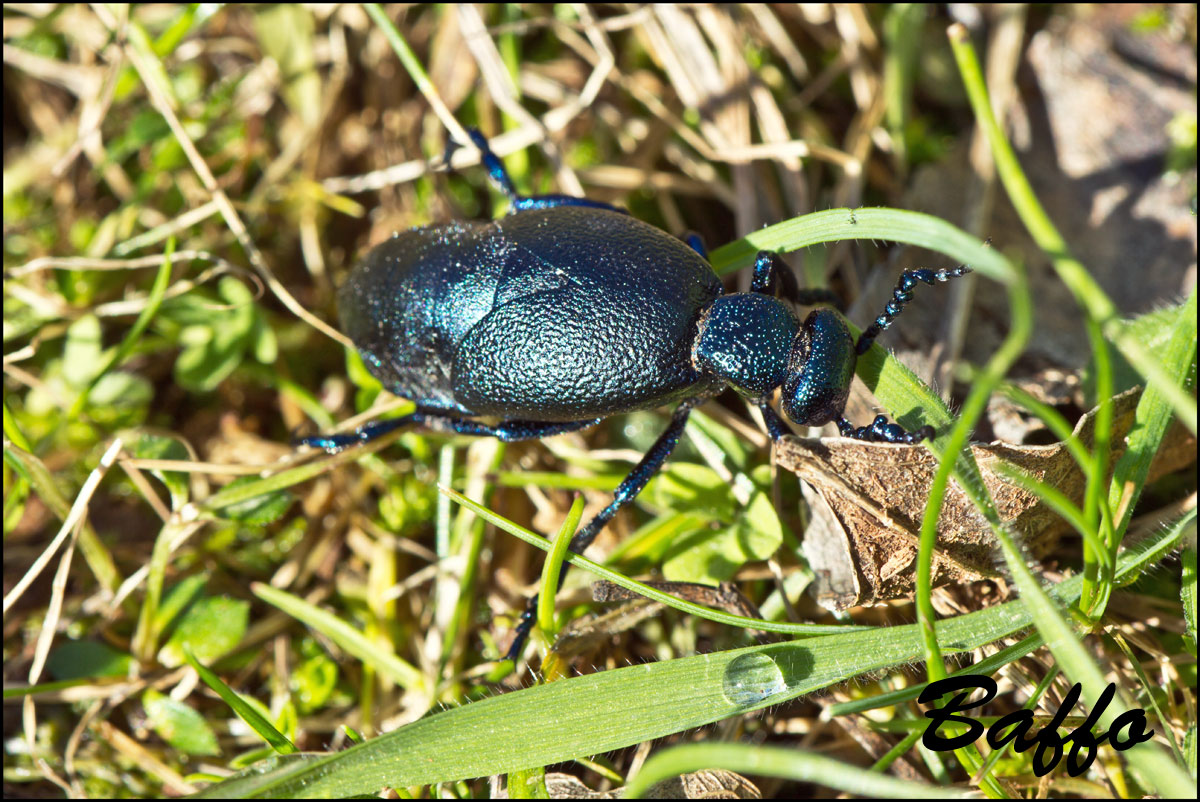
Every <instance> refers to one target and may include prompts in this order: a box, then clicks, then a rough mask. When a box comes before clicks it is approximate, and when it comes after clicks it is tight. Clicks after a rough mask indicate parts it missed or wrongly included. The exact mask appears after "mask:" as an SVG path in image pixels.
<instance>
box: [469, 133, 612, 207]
mask: <svg viewBox="0 0 1200 802" xmlns="http://www.w3.org/2000/svg"><path fill="white" fill-rule="evenodd" d="M467 134H468V135H469V136H470V137H471V142H473V143H474V144H475V147H477V148H479V155H480V158H481V159H482V161H483V166H484V167H486V168H487V171H488V177H489V178H491V179H492V183H494V184H495V185H496V188H497V189H499V190H500V192H501V193H503V195H504V197H506V198H508V200H509V201H510V202H511V203H512V206H510V207H509V213H512V212H523V211H527V210H529V209H548V208H550V207H551V206H586V207H589V208H592V209H607V210H609V211H611V212H620V213H621V214H625V210H624V209H621V208H619V207H617V206H613V205H612V204H611V203H603V202H602V201H594V200H588V199H587V198H576V197H575V196H574V195H522V194H521V193H519V192H517V187H516V185H515V184H513V182H512V178H511V177H509V175H508V169H507V168H505V166H504V162H502V161H500V157H499V156H497V155H496V154H495V153H493V152H492V147H491V145H489V144H488V141H487V138H486V137H485V136H484V135H483V134H482V133H480V132H479V129H477V128H468V129H467Z"/></svg>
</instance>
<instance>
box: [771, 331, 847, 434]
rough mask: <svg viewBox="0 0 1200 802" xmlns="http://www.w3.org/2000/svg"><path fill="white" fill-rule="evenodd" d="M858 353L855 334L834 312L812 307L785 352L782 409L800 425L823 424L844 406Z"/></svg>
mask: <svg viewBox="0 0 1200 802" xmlns="http://www.w3.org/2000/svg"><path fill="white" fill-rule="evenodd" d="M857 361H858V356H857V354H856V352H855V350H854V338H853V337H852V336H850V330H849V329H848V328H846V324H845V323H843V322H842V319H841V318H840V317H839V316H838V314H837V313H836V312H834V311H833V310H831V309H815V310H813V311H812V312H811V313H809V315H808V317H807V318H806V319H805V321H804V325H803V326H801V327H800V332H799V334H797V335H796V339H795V342H794V343H793V344H792V350H791V353H790V354H789V355H788V361H787V369H786V373H787V375H786V377H785V378H784V380H783V383H782V384H783V388H782V390H781V395H780V406H781V407H782V408H783V412H784V414H785V415H787V416H788V417H789V418H791V419H792V420H793V421H795V422H796V423H798V424H800V425H803V426H822V425H824V424H826V423H829V422H830V421H832V420H836V419H837V418H838V417H839V416H840V415H841V414H842V411H843V410H844V409H845V408H846V397H847V396H848V395H849V394H850V380H851V379H853V378H854V365H855V363H856V362H857Z"/></svg>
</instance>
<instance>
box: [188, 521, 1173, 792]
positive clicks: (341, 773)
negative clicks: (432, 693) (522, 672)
mask: <svg viewBox="0 0 1200 802" xmlns="http://www.w3.org/2000/svg"><path fill="white" fill-rule="evenodd" d="M1192 519H1193V520H1194V515H1193V518H1192ZM1182 535H1183V528H1182V527H1180V526H1178V525H1177V526H1175V527H1172V528H1171V529H1169V530H1167V531H1164V532H1161V533H1158V534H1157V535H1155V536H1154V537H1152V538H1149V539H1147V540H1145V541H1142V542H1140V543H1139V544H1137V545H1136V546H1134V547H1132V548H1130V549H1129V550H1128V551H1126V552H1125V553H1124V554H1122V555H1121V559H1120V563H1119V567H1118V576H1119V577H1124V578H1130V579H1131V578H1133V577H1135V576H1138V575H1140V574H1141V573H1142V571H1144V570H1145V569H1147V568H1148V567H1149V566H1151V565H1153V564H1154V563H1156V562H1157V561H1158V560H1160V559H1162V558H1163V557H1164V556H1166V555H1167V554H1168V553H1170V552H1171V551H1172V550H1173V549H1174V548H1176V546H1177V545H1178V543H1179V541H1180V539H1181V537H1182ZM1081 584H1082V582H1081V578H1080V577H1079V576H1075V577H1072V578H1070V579H1068V580H1066V581H1065V582H1062V583H1060V584H1058V585H1056V586H1055V587H1054V588H1053V589H1052V592H1051V593H1052V596H1053V597H1054V598H1055V600H1056V602H1057V603H1059V604H1070V603H1072V602H1074V601H1075V600H1076V599H1078V597H1079V593H1080V588H1081ZM275 593H280V592H279V591H275ZM1031 620H1032V618H1031V615H1030V612H1029V610H1028V609H1026V606H1025V605H1024V604H1023V603H1022V602H1019V601H1015V602H1007V603H1005V604H1002V605H997V606H996V607H991V608H988V609H986V610H980V611H978V612H974V613H969V614H967V615H964V616H959V617H957V618H952V619H948V620H946V621H943V622H941V624H940V625H939V632H940V634H941V636H942V638H943V641H944V642H945V644H946V645H947V648H948V649H949V650H953V651H956V652H959V651H969V650H972V649H976V648H979V647H981V646H983V645H986V644H988V643H992V642H994V641H996V640H997V639H999V638H1002V637H1007V636H1009V635H1011V634H1013V633H1015V632H1019V631H1021V630H1023V629H1025V628H1027V627H1028V626H1029V625H1030V623H1031ZM922 653H923V647H922V645H921V638H920V634H919V632H918V631H917V627H916V625H911V624H910V625H905V626H897V627H889V628H882V629H870V630H860V631H855V632H847V633H843V634H839V635H835V636H828V637H822V638H813V639H809V640H802V641H793V642H791V643H783V644H772V645H768V646H752V647H748V648H745V649H736V650H733V651H728V652H719V653H715V654H700V655H693V656H690V657H683V658H678V659H675V660H666V661H662V662H658V663H650V664H646V665H637V666H628V667H625V668H618V669H613V670H611V671H604V672H600V673H596V674H588V675H584V676H579V677H570V678H567V679H563V680H560V681H558V682H552V683H548V684H545V685H538V686H534V687H530V688H526V689H524V690H520V691H515V692H513V693H509V694H504V695H502V696H496V697H492V698H488V699H484V700H481V701H478V702H472V703H470V704H466V705H463V706H462V707H458V708H454V709H451V710H447V711H444V712H441V713H436V714H434V715H430V716H426V717H425V718H423V719H420V720H419V721H416V722H413V723H412V724H408V725H406V726H404V727H401V728H400V729H398V730H394V731H393V732H390V733H388V734H386V735H383V736H381V737H379V738H376V739H374V740H371V741H368V742H366V743H362V744H358V745H356V746H353V747H351V748H350V749H347V750H345V751H342V752H337V753H334V754H329V755H324V756H321V757H319V758H317V759H315V760H313V761H311V762H307V761H306V762H304V763H294V764H288V765H286V766H284V767H283V768H281V766H282V765H283V764H281V763H280V762H279V761H277V760H276V761H274V762H273V763H272V764H271V766H272V767H273V768H272V771H273V773H272V774H270V775H269V776H267V775H263V779H262V781H261V782H258V783H256V784H255V785H254V786H253V789H252V793H253V794H254V795H255V796H259V797H275V798H288V797H293V798H294V797H300V796H306V797H345V796H351V795H359V794H367V793H376V792H378V790H379V789H381V788H384V787H403V786H411V785H429V784H433V783H438V782H452V781H456V780H459V779H466V778H470V777H482V776H487V775H490V774H502V773H511V772H514V771H519V770H521V769H527V768H530V767H533V766H546V765H550V764H552V763H558V762H562V761H565V760H570V759H571V758H573V757H575V756H579V755H593V754H599V753H603V752H607V751H611V750H614V749H620V748H624V747H626V746H630V745H633V744H637V743H641V742H643V741H647V740H652V739H654V738H660V737H664V736H666V735H669V734H672V733H677V732H683V731H685V730H689V729H693V728H695V727H700V726H704V725H705V724H709V723H711V722H714V721H719V720H721V719H724V718H728V717H730V716H734V715H739V714H742V713H747V712H751V711H753V710H759V709H762V708H764V707H769V706H771V705H775V704H780V703H783V702H786V701H788V700H790V699H794V698H796V697H798V696H802V695H804V694H807V693H812V692H814V691H817V690H820V689H821V688H826V687H829V686H830V685H832V684H835V683H838V682H844V681H846V680H848V679H851V678H852V677H855V676H859V675H860V674H864V673H867V672H870V671H877V670H880V669H884V668H888V667H891V666H896V665H902V664H905V663H909V662H911V661H913V660H917V659H920V657H921V655H922ZM630 699H638V700H640V701H641V703H640V704H638V705H630V704H629V700H630ZM255 771H256V770H255V769H253V768H252V769H248V770H247V771H246V772H243V773H241V774H239V775H235V777H234V778H231V780H229V781H227V782H226V783H219V784H216V785H213V786H211V787H209V788H207V789H205V791H203V792H202V793H201V794H200V796H201V797H210V798H218V797H225V796H228V794H227V790H226V789H227V787H238V788H245V787H246V779H247V777H248V776H249V775H250V774H252V773H255ZM227 783H229V784H230V785H227ZM237 783H240V784H241V785H236V784H237Z"/></svg>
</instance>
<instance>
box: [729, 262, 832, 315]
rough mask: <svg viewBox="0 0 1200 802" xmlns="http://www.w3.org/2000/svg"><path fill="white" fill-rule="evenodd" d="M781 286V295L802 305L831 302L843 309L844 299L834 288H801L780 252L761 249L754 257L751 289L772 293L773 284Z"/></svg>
mask: <svg viewBox="0 0 1200 802" xmlns="http://www.w3.org/2000/svg"><path fill="white" fill-rule="evenodd" d="M772 284H774V285H775V286H776V287H778V288H779V294H780V297H782V298H785V299H786V300H788V301H791V302H792V303H794V304H800V305H801V306H813V305H815V304H829V305H830V306H833V307H836V308H838V309H841V308H842V307H843V305H842V299H841V298H839V297H838V296H837V293H835V292H834V291H833V290H830V289H827V288H825V287H805V288H801V287H800V285H799V284H798V283H797V282H796V276H795V275H793V273H792V271H791V270H789V269H788V267H787V265H785V264H784V263H783V261H782V260H781V259H780V258H779V254H777V253H772V252H771V251H759V252H758V256H757V257H755V259H754V280H753V281H751V282H750V291H751V292H758V293H762V294H763V295H770V294H771V286H772Z"/></svg>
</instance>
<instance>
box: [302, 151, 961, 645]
mask: <svg viewBox="0 0 1200 802" xmlns="http://www.w3.org/2000/svg"><path fill="white" fill-rule="evenodd" d="M470 133H471V139H472V141H473V142H474V143H475V145H476V147H478V148H479V150H480V152H481V153H482V156H483V162H484V165H485V166H486V167H487V169H488V172H489V175H490V176H491V178H492V180H493V181H494V182H495V183H496V184H497V185H498V186H499V188H500V190H501V191H502V192H503V193H504V194H505V195H506V196H507V197H508V198H509V200H510V201H511V207H510V210H509V214H508V216H507V217H504V218H503V219H500V220H495V221H491V222H452V223H445V224H442V225H434V226H426V227H423V228H416V229H412V230H410V231H405V232H403V233H400V234H396V235H395V236H393V237H392V238H391V239H389V240H388V241H386V242H384V243H381V244H380V245H379V246H377V247H376V248H375V249H374V250H372V251H371V252H370V253H369V254H368V255H367V256H366V258H365V259H364V260H363V261H362V263H361V264H359V265H358V266H357V267H356V268H355V269H354V270H353V271H352V272H351V274H350V277H349V279H348V280H347V281H346V283H345V285H344V286H343V287H342V288H341V290H340V292H339V293H338V305H339V310H340V316H341V322H342V327H343V329H344V330H345V332H346V334H347V335H349V337H350V338H351V339H352V340H353V341H354V344H355V345H356V346H357V347H358V349H359V351H360V352H361V354H362V356H363V359H364V360H365V362H366V364H367V366H368V368H369V369H370V371H371V373H372V374H374V376H375V377H376V378H378V379H379V380H380V382H382V384H383V386H384V387H385V388H386V389H387V390H389V391H390V392H392V393H394V394H396V395H399V396H402V397H405V398H408V399H410V400H412V401H413V402H415V403H416V405H417V410H416V412H413V413H412V414H410V415H405V416H403V417H400V418H394V419H389V420H384V421H375V422H372V423H368V424H366V425H365V426H363V427H361V428H360V429H358V430H357V431H356V432H354V433H353V434H344V435H332V436H323V437H311V438H307V439H306V440H304V441H302V442H303V443H305V444H307V445H312V446H316V447H319V448H323V449H325V450H327V451H330V452H334V451H339V450H341V449H343V448H346V447H348V446H350V445H353V444H355V443H360V442H365V441H367V440H371V439H374V438H375V437H378V436H380V435H382V434H385V433H386V432H389V431H392V430H393V429H396V428H397V427H401V426H407V425H410V424H421V425H424V426H427V427H430V428H433V429H437V430H443V431H453V432H458V433H460V434H471V435H482V436H493V437H498V438H500V439H501V440H504V441H507V442H512V441H517V440H529V439H536V438H541V437H548V436H550V435H554V434H560V433H562V432H569V431H574V430H577V429H583V428H585V427H588V426H591V425H593V424H595V423H598V422H599V421H600V420H601V419H603V418H605V417H607V416H609V415H614V414H618V413H622V412H629V411H631V410H635V409H649V408H653V407H658V406H663V405H666V404H675V405H676V407H675V412H674V414H673V415H672V417H671V423H670V424H669V425H668V426H667V429H666V431H664V432H663V433H662V435H660V436H659V438H658V440H657V441H656V442H655V443H654V445H653V446H652V447H651V448H650V450H649V451H647V452H646V455H645V456H644V457H643V458H642V460H641V462H639V463H638V465H637V466H636V467H635V468H634V469H633V470H632V471H631V472H630V473H629V475H628V476H627V477H626V478H625V480H624V481H623V482H621V484H620V486H618V488H617V490H616V493H615V494H614V498H613V501H612V503H611V504H609V505H608V506H607V507H606V508H605V509H604V510H603V511H601V512H600V513H599V514H598V515H596V517H595V518H593V519H592V520H591V521H589V522H588V524H587V525H586V526H584V527H583V528H582V529H581V530H579V532H578V533H577V534H576V535H575V537H574V538H573V539H572V541H571V545H570V548H571V550H572V551H574V552H576V553H577V554H581V553H583V551H584V549H586V548H587V546H588V545H589V544H590V543H591V542H592V541H593V540H594V539H595V537H596V535H597V534H598V533H599V532H600V530H601V529H602V528H603V527H604V525H605V524H606V523H608V521H609V520H610V519H611V518H612V517H613V516H614V515H615V514H616V512H617V510H619V509H620V508H621V507H622V506H624V505H625V504H627V503H629V502H630V501H632V500H633V498H634V497H636V496H637V494H638V493H639V492H640V491H641V490H642V488H644V487H645V486H646V483H647V482H648V481H649V480H650V478H651V477H652V476H653V475H654V474H655V473H656V472H657V471H658V470H659V468H661V467H662V464H663V462H664V461H665V460H666V458H667V456H668V455H669V454H670V453H671V451H672V449H673V448H674V447H675V444H676V442H677V441H678V439H679V436H680V434H681V433H682V432H683V428H684V424H685V423H686V422H687V418H688V414H689V413H690V412H691V410H692V409H693V408H694V407H695V406H697V405H698V404H700V403H702V402H703V401H705V400H706V399H708V398H710V397H712V396H714V395H716V394H717V393H719V392H720V391H721V390H723V389H724V388H725V387H732V388H733V389H734V390H736V391H737V392H738V393H739V394H741V395H742V396H743V397H744V398H745V399H746V400H747V401H748V402H749V403H752V404H754V405H756V406H757V407H758V408H759V409H760V410H762V414H763V417H764V420H765V422H766V425H767V429H768V430H769V433H770V435H771V437H772V438H774V439H778V438H780V437H782V436H784V435H785V434H787V433H788V429H787V426H786V425H785V424H784V423H783V421H782V420H781V419H780V418H779V416H778V415H777V414H776V413H775V411H774V410H773V409H772V408H771V406H770V405H769V403H768V402H769V399H770V397H771V395H772V394H773V393H774V391H775V390H776V388H779V389H780V391H781V397H780V406H781V408H782V409H783V412H784V414H785V415H786V416H787V417H788V418H790V419H791V420H792V421H794V422H795V423H797V424H799V425H803V426H820V425H823V424H826V423H829V422H831V421H834V422H836V423H837V426H838V430H839V431H840V432H841V433H842V434H843V435H844V436H846V437H853V438H856V439H859V440H868V441H875V442H888V443H916V442H919V441H921V440H923V439H926V438H930V437H932V436H933V429H932V428H931V427H929V426H923V427H921V428H920V429H917V430H916V431H913V432H907V431H905V430H904V429H903V428H901V427H900V426H899V425H897V424H894V423H888V421H887V418H885V417H884V416H883V415H880V416H878V417H876V418H875V421H874V422H873V423H872V424H871V425H870V426H864V427H861V428H855V427H854V426H852V425H851V424H850V423H849V422H848V421H847V420H846V419H845V418H844V417H843V416H842V411H843V409H844V408H845V405H846V398H847V395H848V393H849V389H850V381H851V379H853V377H854V367H855V362H856V360H857V357H858V355H859V354H862V353H864V352H865V351H866V350H867V349H868V348H870V347H871V344H872V343H873V342H874V340H875V338H876V337H877V336H878V335H879V334H880V332H882V331H883V330H884V329H886V328H887V327H888V326H889V325H891V323H892V321H893V320H894V319H895V318H896V316H897V315H899V314H900V312H901V311H902V309H903V307H904V304H905V303H907V302H908V301H909V300H910V299H911V298H912V290H913V288H914V287H915V286H916V284H917V282H924V283H926V284H933V283H934V282H935V281H946V280H948V279H950V278H954V277H957V276H961V275H963V274H964V273H967V272H970V269H969V268H967V267H966V266H965V265H960V266H959V267H956V268H953V269H950V270H938V271H932V270H910V271H906V272H905V273H904V274H903V276H902V277H901V279H900V282H899V284H898V285H897V286H896V290H895V292H894V293H893V298H892V300H891V301H890V302H889V303H888V305H887V307H886V308H885V309H884V311H883V313H882V314H881V315H880V316H879V317H878V318H876V319H875V321H874V322H873V323H872V324H871V325H870V326H868V327H867V329H866V330H865V331H864V332H863V333H862V335H861V336H860V337H859V338H858V341H857V342H855V340H854V339H853V337H852V336H851V335H850V331H849V330H848V329H847V328H846V325H845V324H844V323H843V322H842V319H841V318H840V317H839V316H838V314H837V313H836V312H833V311H832V310H829V309H817V310H815V311H813V312H812V313H810V314H809V316H808V317H807V319H805V320H804V322H803V323H801V322H800V320H799V319H798V318H797V317H796V315H795V314H794V313H793V312H792V311H791V309H790V308H789V307H788V306H787V305H785V304H784V303H783V302H782V301H780V300H779V299H777V298H775V297H773V296H771V295H770V294H768V286H769V285H770V284H771V282H772V276H773V274H774V272H775V266H776V259H775V257H774V255H773V254H770V253H767V252H765V251H764V252H761V253H759V254H758V258H757V259H756V262H755V267H754V280H753V284H752V285H751V291H750V292H738V293H729V294H726V293H725V292H724V288H723V287H722V286H721V281H720V279H718V278H717V275H716V273H714V272H713V269H712V267H711V266H709V264H708V261H707V259H706V254H705V252H704V248H703V245H702V244H701V243H700V240H699V239H698V238H695V237H689V239H688V242H687V244H685V243H683V242H681V241H679V240H677V239H675V238H674V237H671V236H670V235H668V234H666V233H664V232H663V231H661V230H659V229H657V228H654V227H653V226H650V225H648V224H646V223H643V222H641V221H639V220H636V219H634V218H633V217H630V216H629V215H628V214H626V213H625V212H624V211H622V210H620V209H617V208H615V207H613V206H609V205H608V204H604V203H599V202H596V201H589V200H586V199H583V198H575V197H570V196H565V195H541V196H534V197H525V196H521V195H520V194H518V193H517V191H516V189H515V187H514V186H513V184H512V181H511V180H510V179H509V177H508V174H507V173H506V172H505V169H504V166H503V165H502V163H501V162H500V160H499V159H498V158H497V157H496V156H495V155H494V154H493V153H492V152H491V149H490V148H489V147H488V144H487V141H486V140H485V139H484V138H483V136H482V135H481V134H480V133H479V132H478V131H471V132H470ZM829 298H830V294H829V293H828V291H826V290H810V291H808V292H800V293H797V294H796V297H795V298H794V300H796V301H797V302H798V303H804V304H811V303H814V302H822V301H828V300H829ZM479 417H486V418H498V419H499V422H498V423H496V424H489V423H484V422H482V421H479V420H476V418H479ZM532 609H533V607H532V605H531V607H530V610H532ZM531 624H532V616H531V615H530V614H529V611H527V614H526V616H525V617H524V620H523V621H522V625H521V626H520V627H519V628H518V637H517V641H516V643H514V646H513V649H512V650H511V651H510V653H509V654H510V657H515V653H516V652H517V651H518V650H519V648H520V646H521V644H522V643H523V641H524V635H525V633H527V632H528V630H529V628H530V626H531Z"/></svg>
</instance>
